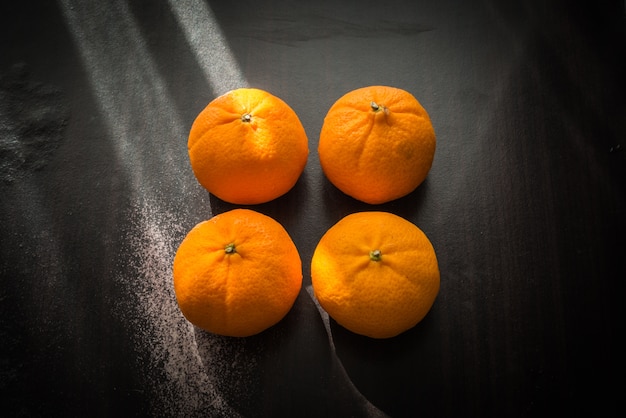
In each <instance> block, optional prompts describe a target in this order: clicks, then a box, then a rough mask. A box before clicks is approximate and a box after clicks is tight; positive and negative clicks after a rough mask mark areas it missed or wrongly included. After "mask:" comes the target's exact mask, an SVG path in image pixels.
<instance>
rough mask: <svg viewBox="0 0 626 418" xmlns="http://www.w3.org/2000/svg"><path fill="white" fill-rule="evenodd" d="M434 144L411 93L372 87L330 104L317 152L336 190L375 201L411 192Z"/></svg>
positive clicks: (429, 126)
mask: <svg viewBox="0 0 626 418" xmlns="http://www.w3.org/2000/svg"><path fill="white" fill-rule="evenodd" d="M435 146H436V138H435V131H434V129H433V126H432V123H431V121H430V118H429V116H428V113H427V112H426V110H425V109H424V108H423V107H422V105H421V104H420V103H419V102H418V101H417V99H416V98H415V97H413V95H411V94H410V93H409V92H407V91H404V90H401V89H398V88H393V87H386V86H370V87H363V88H360V89H357V90H353V91H351V92H349V93H347V94H345V95H344V96H342V97H341V98H339V99H338V100H337V101H336V102H335V103H334V104H333V105H332V107H331V108H330V110H329V111H328V113H327V115H326V117H325V119H324V124H323V126H322V130H321V132H320V139H319V146H318V153H319V159H320V163H321V166H322V169H323V171H324V174H325V175H326V177H328V179H329V180H330V182H331V183H333V184H334V185H335V186H336V187H337V188H338V189H339V190H341V191H343V192H344V193H346V194H347V195H350V196H352V197H354V198H355V199H358V200H361V201H363V202H366V203H370V204H379V203H385V202H388V201H390V200H394V199H398V198H400V197H402V196H405V195H407V194H409V193H410V192H412V191H413V190H415V189H416V188H417V187H418V186H419V185H420V184H421V183H422V182H423V181H424V179H425V178H426V176H427V175H428V172H429V171H430V168H431V166H432V162H433V159H434V155H435Z"/></svg>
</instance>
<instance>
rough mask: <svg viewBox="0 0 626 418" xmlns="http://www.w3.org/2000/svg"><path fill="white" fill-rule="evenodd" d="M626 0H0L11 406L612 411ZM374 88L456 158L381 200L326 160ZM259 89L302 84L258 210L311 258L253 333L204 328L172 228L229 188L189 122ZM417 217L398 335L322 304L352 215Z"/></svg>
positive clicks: (0, 151) (620, 367) (141, 412)
mask: <svg viewBox="0 0 626 418" xmlns="http://www.w3.org/2000/svg"><path fill="white" fill-rule="evenodd" d="M625 28H626V17H625V12H624V3H623V2H622V1H621V0H620V1H607V2H593V3H588V2H587V3H580V4H578V5H574V4H570V3H569V2H562V3H559V2H543V1H534V2H528V1H523V2H498V1H495V0H486V1H461V0H437V1H414V2H410V1H394V0H390V1H385V2H381V1H365V2H363V1H352V2H342V1H340V0H335V1H318V2H300V3H295V2H287V1H279V0H276V1H262V0H258V1H254V2H252V1H247V0H244V1H238V2H218V1H215V2H214V1H209V2H208V3H204V2H202V1H199V0H190V1H180V2H167V1H159V2H152V1H128V2H125V1H111V2H80V1H73V0H60V1H57V2H50V1H33V0H24V1H20V2H11V3H7V2H3V3H2V5H1V6H0V174H1V176H2V179H1V182H0V196H1V197H0V280H1V281H0V399H1V403H0V408H1V411H2V412H1V413H0V415H2V416H118V415H121V414H122V415H123V416H264V417H265V416H267V417H270V416H311V417H322V416H330V417H344V416H354V417H375V416H392V417H402V416H422V417H439V416H440V417H460V416H464V417H465V416H475V417H504V416H506V417H534V416H539V415H540V414H543V413H545V412H549V411H559V412H561V413H567V414H569V415H573V416H594V417H596V416H617V415H620V416H621V413H620V411H623V409H624V406H623V400H622V397H623V393H624V344H623V342H622V338H623V334H624V325H623V324H624V309H623V305H624V286H623V281H624V278H625V277H626V271H625V268H624V267H625V261H624V258H625V256H626V240H625V238H624V236H625V234H626V197H625V187H624V186H625V182H624V180H625V178H626V175H625V174H626V153H625V152H624V148H626V143H625V142H624V141H625V138H626V106H625V104H626V103H625V99H624V97H625V93H626V89H625V74H626V66H625V65H624V58H625V52H626V49H625V41H626V40H625ZM372 84H385V85H391V86H395V87H399V88H403V89H405V90H408V91H410V92H411V93H413V94H414V95H415V96H416V97H417V98H418V100H419V101H420V102H421V103H422V104H423V105H424V107H425V108H426V109H427V111H428V112H429V114H430V116H431V119H432V121H433V124H434V127H435V130H436V133H437V138H438V145H437V153H436V157H435V161H434V165H433V168H432V171H431V173H430V175H429V177H428V179H427V181H426V182H425V183H424V184H423V185H422V186H420V188H419V189H418V190H417V191H416V192H414V193H412V194H411V195H409V196H407V197H405V198H403V199H400V200H398V201H395V202H391V203H388V204H385V205H381V206H375V207H374V206H368V205H366V204H362V203H359V202H356V201H354V200H352V199H350V198H348V197H346V196H345V195H343V194H342V193H340V192H338V191H337V190H336V189H335V188H334V187H333V186H332V185H330V184H329V183H328V181H326V180H325V178H324V176H323V174H322V172H321V170H320V166H319V162H318V160H317V152H316V147H317V140H318V135H319V131H320V128H321V125H322V122H323V118H324V115H325V114H326V111H327V110H328V108H329V107H330V106H331V104H332V103H333V102H334V101H335V100H336V99H337V98H338V97H340V96H341V95H343V94H344V93H346V92H347V91H349V90H352V89H354V88H357V87H362V86H366V85H372ZM243 86H253V87H258V88H262V89H265V90H268V91H270V92H272V93H273V94H275V95H277V96H279V97H281V98H282V99H283V100H285V101H286V102H287V103H288V104H290V105H291V107H292V108H293V109H294V110H295V111H296V112H297V113H298V115H299V116H300V118H301V120H302V123H303V125H304V127H305V129H306V131H307V134H308V137H309V143H310V148H311V153H310V158H309V161H308V165H307V167H306V170H305V172H304V174H303V176H302V178H301V179H300V180H299V182H298V184H297V185H296V187H295V188H294V189H293V190H292V191H291V192H289V193H288V194H287V195H285V196H283V197H281V198H279V199H277V200H276V201H273V202H270V203H267V204H263V205H259V206H255V207H254V209H256V210H258V211H260V212H263V213H266V214H268V215H270V216H273V217H274V218H275V219H277V220H278V221H279V222H281V223H282V224H283V225H284V226H285V228H286V229H287V230H288V232H289V233H290V234H291V235H292V237H293V239H294V241H295V243H296V245H297V246H298V249H299V250H300V254H301V256H302V259H303V265H304V267H303V268H304V271H303V274H304V280H303V289H302V292H301V294H300V296H299V298H298V300H297V301H296V304H295V306H294V308H293V309H292V311H291V312H290V313H289V314H288V316H287V317H286V318H285V319H284V320H283V321H282V322H281V323H280V324H278V325H277V326H275V327H273V328H272V329H270V330H268V331H266V332H264V333H262V334H260V335H258V336H255V337H251V338H247V339H230V338H223V337H217V336H213V335H209V334H207V333H203V332H201V331H199V330H196V329H194V328H193V327H190V326H189V325H188V323H186V321H185V320H184V319H183V318H182V316H181V315H180V313H179V312H178V310H177V308H176V304H175V300H174V297H173V292H172V288H171V262H172V259H173V255H174V252H175V250H176V247H177V245H178V244H179V243H180V241H181V240H182V238H183V236H184V235H185V233H186V232H187V231H188V230H189V229H190V228H191V227H192V226H193V225H195V224H196V223H197V222H199V221H201V220H204V219H207V218H208V217H210V216H212V215H214V214H217V213H220V212H223V211H225V210H228V209H231V208H234V207H235V206H234V205H230V204H226V203H224V202H221V201H219V200H217V199H215V198H213V197H212V196H210V195H209V194H208V193H207V192H206V191H204V190H203V189H202V188H201V187H200V186H199V185H198V184H197V182H196V181H195V179H194V177H193V174H192V172H191V169H190V167H189V163H188V158H187V154H186V140H187V133H188V130H189V127H190V126H191V123H192V121H193V120H194V118H195V116H196V115H197V113H198V112H199V111H200V110H201V109H202V108H203V107H204V106H205V105H206V104H207V103H208V102H209V101H210V100H212V99H213V98H214V97H216V96H217V95H218V94H221V93H223V92H225V91H227V90H229V89H232V88H236V87H243ZM371 209H376V210H387V211H391V212H393V213H396V214H398V215H401V216H404V217H405V218H407V219H409V220H411V221H412V222H414V223H415V224H417V225H418V226H419V227H420V228H422V229H423V230H424V231H425V232H426V234H427V235H428V236H429V237H430V239H431V241H432V242H433V245H434V247H435V249H436V251H437V255H438V258H439V263H440V268H441V278H442V282H441V292H440V294H439V297H438V299H437V301H436V302H435V305H434V307H433V309H432V311H431V312H430V313H429V315H428V316H427V317H426V319H425V320H424V321H423V322H422V323H420V324H419V325H418V326H417V327H415V328H414V329H412V330H410V331H408V332H406V333H405V334H403V335H401V336H399V337H397V338H394V339H390V340H383V341H377V340H370V339H367V338H364V337H360V336H356V335H353V334H351V333H349V332H347V331H345V330H343V329H342V328H341V327H339V326H337V325H336V324H335V323H334V322H333V321H332V320H331V321H325V318H324V317H323V316H322V315H320V312H319V311H318V309H317V308H316V305H315V304H314V302H313V300H312V298H311V297H310V293H309V291H310V282H311V281H310V277H309V273H310V267H309V263H310V258H311V255H312V252H313V249H314V248H315V245H316V243H317V241H318V239H319V238H320V237H321V235H322V234H323V233H324V232H325V231H326V229H328V228H329V227H330V226H331V225H332V224H333V223H334V222H336V221H337V220H339V219H340V218H341V217H342V216H344V215H347V214H348V213H352V212H356V211H361V210H371Z"/></svg>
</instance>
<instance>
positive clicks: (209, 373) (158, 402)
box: [115, 203, 240, 417]
mask: <svg viewBox="0 0 626 418" xmlns="http://www.w3.org/2000/svg"><path fill="white" fill-rule="evenodd" d="M130 218H131V220H132V224H133V229H132V231H131V232H129V235H128V237H127V243H128V245H129V248H128V250H130V251H128V252H126V251H124V253H122V254H120V257H121V260H120V261H121V263H122V265H121V269H120V275H119V277H118V282H119V285H121V286H122V290H123V291H124V292H125V293H127V294H128V295H129V297H128V299H125V300H124V301H122V302H120V303H119V304H118V306H116V312H115V314H116V316H117V317H119V318H120V319H121V320H122V321H124V322H125V323H127V327H128V328H129V329H131V330H132V332H133V334H134V345H135V350H136V353H137V359H138V360H137V361H138V363H141V364H138V365H137V366H138V368H139V369H141V370H145V374H144V382H143V384H144V386H145V387H144V388H143V390H144V392H148V393H149V394H150V395H151V397H152V399H151V411H150V416H197V415H203V416H220V417H238V416H240V415H239V413H238V412H237V411H236V410H235V409H233V408H232V407H231V406H229V405H228V403H227V401H226V400H225V399H224V397H223V396H222V394H221V393H220V390H219V389H218V388H217V387H216V384H217V379H219V378H220V376H219V375H218V373H219V370H220V368H221V367H222V366H221V365H222V363H223V361H224V359H223V358H221V357H220V355H221V353H222V350H221V347H220V344H221V341H222V340H220V339H219V338H217V337H216V338H212V337H213V336H209V335H206V336H205V335H203V334H202V333H201V332H198V331H196V330H195V329H194V326H193V325H191V324H190V323H189V322H188V321H187V320H186V319H185V318H184V317H183V315H182V313H181V312H180V310H179V308H178V305H177V303H176V297H175V294H174V288H173V282H172V261H173V259H174V255H175V253H176V249H177V246H178V243H179V242H180V240H181V239H182V237H184V235H185V234H186V232H187V231H183V230H182V227H181V222H179V221H178V219H177V218H176V216H174V214H172V213H169V212H167V211H164V210H163V209H162V208H160V207H159V206H158V205H155V204H150V203H145V204H143V206H141V207H136V208H135V210H134V211H133V213H132V214H131V215H130ZM197 334H199V335H202V338H201V340H202V341H201V342H200V345H201V346H200V348H199V342H198V340H197V339H196V335H197ZM229 350H232V347H229Z"/></svg>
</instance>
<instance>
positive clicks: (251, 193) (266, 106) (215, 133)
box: [187, 88, 309, 204]
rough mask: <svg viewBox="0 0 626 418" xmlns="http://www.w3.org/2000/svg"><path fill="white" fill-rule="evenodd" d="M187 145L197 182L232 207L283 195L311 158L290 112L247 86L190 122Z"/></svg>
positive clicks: (306, 140)
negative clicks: (232, 205)
mask: <svg viewBox="0 0 626 418" xmlns="http://www.w3.org/2000/svg"><path fill="white" fill-rule="evenodd" d="M187 145H188V150H189V158H190V161H191V167H192V169H193V172H194V174H195V176H196V178H197V179H198V182H199V183H200V184H201V185H202V186H204V188H206V189H207V190H208V191H209V192H210V193H212V194H214V195H215V196H217V197H219V198H220V199H222V200H225V201H227V202H230V203H235V204H257V203H263V202H267V201H270V200H272V199H275V198H277V197H279V196H281V195H283V194H285V193H287V192H288V191H289V190H290V189H291V188H292V187H293V186H294V185H295V183H296V181H297V180H298V178H299V177H300V175H301V174H302V171H303V170H304V167H305V165H306V162H307V157H308V154H309V148H308V139H307V136H306V133H305V131H304V127H303V126H302V124H301V122H300V119H299V118H298V116H297V115H296V113H295V112H294V111H293V109H292V108H291V107H289V105H287V103H285V102H284V101H282V100H281V99H279V98H278V97H276V96H273V95H272V94H270V93H268V92H266V91H263V90H259V89H251V88H241V89H237V90H232V91H230V92H228V93H226V94H224V95H222V96H220V97H218V98H216V99H215V100H213V101H211V103H209V104H208V105H207V107H206V108H204V110H202V112H200V114H199V115H198V117H197V118H196V120H195V121H194V123H193V125H192V127H191V131H190V133H189V140H188V144H187Z"/></svg>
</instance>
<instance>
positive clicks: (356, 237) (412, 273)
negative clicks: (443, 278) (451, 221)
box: [311, 212, 440, 338]
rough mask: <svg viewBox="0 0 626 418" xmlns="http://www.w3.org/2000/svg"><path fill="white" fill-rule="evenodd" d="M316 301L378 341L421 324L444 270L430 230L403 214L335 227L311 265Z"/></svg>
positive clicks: (369, 216) (359, 216) (360, 216)
mask: <svg viewBox="0 0 626 418" xmlns="http://www.w3.org/2000/svg"><path fill="white" fill-rule="evenodd" d="M311 278H312V285H313V290H314V294H315V297H316V298H317V300H318V301H319V303H320V305H321V306H322V308H324V310H325V311H326V312H327V313H328V314H329V315H330V316H331V317H332V318H333V319H334V320H335V321H337V323H339V324H340V325H342V326H344V327H345V328H347V329H349V330H350V331H352V332H355V333H357V334H362V335H366V336H368V337H372V338H389V337H393V336H396V335H398V334H400V333H402V332H404V331H406V330H408V329H410V328H412V327H413V326H415V325H416V324H417V323H418V322H420V321H421V320H422V319H423V318H424V316H426V314H427V313H428V311H429V310H430V308H431V307H432V305H433V303H434V301H435V298H436V297H437V294H438V293H439V284H440V277H439V266H438V263H437V257H436V255H435V250H434V248H433V246H432V244H431V242H430V241H429V239H428V238H427V237H426V235H425V234H424V232H422V230H420V229H419V228H418V227H417V226H415V225H414V224H412V223H411V222H409V221H407V220H406V219H404V218H401V217H399V216H397V215H394V214H391V213H387V212H358V213H353V214H351V215H348V216H346V217H345V218H343V219H341V220H340V221H339V222H338V223H336V224H335V225H334V226H332V227H331V228H330V229H329V230H328V231H327V232H326V233H325V234H324V236H323V237H322V238H321V240H320V241H319V243H318V245H317V247H316V249H315V251H314V253H313V258H312V261H311Z"/></svg>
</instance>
